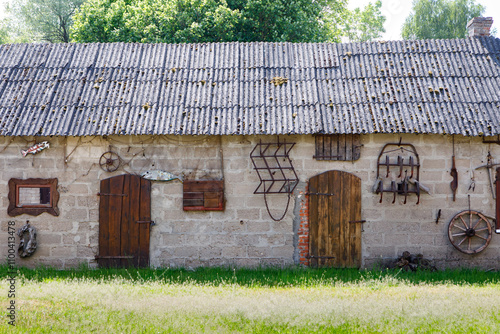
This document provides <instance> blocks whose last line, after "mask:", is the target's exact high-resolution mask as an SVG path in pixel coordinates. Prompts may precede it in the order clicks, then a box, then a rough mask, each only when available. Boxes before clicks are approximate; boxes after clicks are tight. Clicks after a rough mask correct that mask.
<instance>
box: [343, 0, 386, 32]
mask: <svg viewBox="0 0 500 334" xmlns="http://www.w3.org/2000/svg"><path fill="white" fill-rule="evenodd" d="M381 8H382V1H380V0H377V1H375V3H374V4H372V3H371V2H369V3H368V5H367V6H366V7H365V8H364V9H363V10H361V9H360V8H355V9H354V10H353V11H351V12H349V13H348V14H347V15H346V19H345V26H344V35H345V36H346V37H347V38H348V39H349V41H351V42H366V41H370V40H373V39H376V38H380V37H382V33H383V32H385V29H384V22H385V16H383V15H382V12H381V10H380V9H381Z"/></svg>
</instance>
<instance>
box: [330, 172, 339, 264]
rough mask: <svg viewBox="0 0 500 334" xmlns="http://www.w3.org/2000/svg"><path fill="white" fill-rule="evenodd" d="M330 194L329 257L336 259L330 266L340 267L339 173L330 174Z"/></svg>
mask: <svg viewBox="0 0 500 334" xmlns="http://www.w3.org/2000/svg"><path fill="white" fill-rule="evenodd" d="M328 175H329V178H328V192H327V193H329V194H332V195H333V196H328V211H329V214H328V221H327V224H328V234H329V244H330V250H329V256H334V257H335V258H334V259H332V260H330V261H329V265H330V266H334V267H338V266H340V264H339V256H340V247H341V243H340V225H339V215H340V212H339V210H340V208H339V206H340V195H341V193H340V189H339V186H340V179H339V173H338V171H329V172H328Z"/></svg>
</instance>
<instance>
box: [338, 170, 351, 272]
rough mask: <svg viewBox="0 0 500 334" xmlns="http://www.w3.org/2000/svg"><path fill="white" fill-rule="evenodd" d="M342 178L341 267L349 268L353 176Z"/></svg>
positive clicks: (342, 174) (341, 176)
mask: <svg viewBox="0 0 500 334" xmlns="http://www.w3.org/2000/svg"><path fill="white" fill-rule="evenodd" d="M340 178H341V180H342V181H341V185H340V189H341V202H340V208H339V209H340V211H341V215H340V242H341V244H342V250H341V255H340V257H341V259H340V261H341V265H342V267H344V268H345V267H348V266H349V259H350V252H351V248H350V245H349V243H350V237H349V234H350V228H351V226H350V225H352V224H350V223H349V221H351V207H350V206H351V204H352V203H351V187H350V178H351V174H349V173H346V172H342V173H341V175H340Z"/></svg>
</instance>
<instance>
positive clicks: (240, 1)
mask: <svg viewBox="0 0 500 334" xmlns="http://www.w3.org/2000/svg"><path fill="white" fill-rule="evenodd" d="M346 3H347V0H315V1H311V0H164V1H158V0H87V1H86V2H85V3H84V4H83V5H82V7H81V8H80V9H79V10H78V11H77V13H76V14H75V16H74V24H73V26H72V35H71V36H72V38H73V39H74V40H75V41H77V42H117V41H122V42H167V43H180V42H225V41H242V42H251V41H273V42H280V41H290V42H321V41H327V40H330V41H338V40H339V39H340V35H341V31H340V30H339V29H338V26H340V24H339V22H334V21H335V20H337V21H338V18H339V17H341V14H340V13H345V11H346V10H347V9H346ZM332 27H333V28H332Z"/></svg>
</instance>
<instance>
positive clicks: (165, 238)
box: [160, 233, 185, 247]
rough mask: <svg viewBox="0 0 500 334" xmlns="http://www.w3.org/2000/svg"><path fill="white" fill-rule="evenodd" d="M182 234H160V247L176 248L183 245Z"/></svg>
mask: <svg viewBox="0 0 500 334" xmlns="http://www.w3.org/2000/svg"><path fill="white" fill-rule="evenodd" d="M184 237H185V235H184V234H172V233H161V241H160V242H161V245H162V246H167V247H176V246H181V245H184V244H185V243H184Z"/></svg>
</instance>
